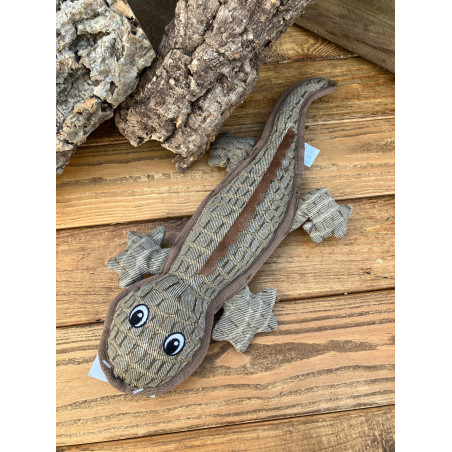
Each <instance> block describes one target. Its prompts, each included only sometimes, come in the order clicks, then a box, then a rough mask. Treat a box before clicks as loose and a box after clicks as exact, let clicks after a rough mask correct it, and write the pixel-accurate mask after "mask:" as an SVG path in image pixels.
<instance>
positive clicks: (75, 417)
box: [56, 291, 394, 445]
mask: <svg viewBox="0 0 452 452" xmlns="http://www.w3.org/2000/svg"><path fill="white" fill-rule="evenodd" d="M275 316H276V318H277V320H278V324H279V327H278V330H276V331H274V332H272V333H265V334H259V335H257V336H256V337H255V339H254V340H253V342H252V344H251V345H250V347H249V349H248V351H247V352H246V353H244V354H240V353H238V352H236V351H235V350H234V348H233V347H232V346H230V344H228V343H226V342H215V343H212V344H211V345H210V347H209V351H208V353H207V356H206V358H205V359H204V361H203V362H202V364H201V366H200V367H199V368H198V369H197V371H196V372H195V373H194V374H193V375H192V376H191V377H189V378H188V379H187V380H186V381H185V382H184V383H182V384H181V385H180V386H178V387H177V388H175V389H174V390H173V391H170V392H169V393H167V394H163V395H161V396H158V397H156V398H155V399H149V398H140V397H134V396H130V395H126V394H122V393H119V392H117V391H116V390H115V389H114V388H113V387H112V386H110V385H109V384H107V383H104V382H101V381H98V380H95V379H92V378H89V377H88V375H87V374H88V371H89V368H90V366H91V363H92V361H93V359H94V357H95V355H96V349H97V345H98V342H99V339H100V335H101V331H102V325H86V326H78V327H68V328H58V329H57V377H56V379H57V443H58V445H66V444H84V443H92V442H99V441H112V440H118V439H125V438H133V437H139V436H147V435H155V434H160V433H170V432H181V431H185V430H193V429H204V428H210V427H215V426H224V425H231V424H240V423H244V422H256V421H263V420H270V419H281V418H286V417H293V416H303V415H307V414H315V413H325V412H330V411H340V410H349V409H354V408H365V407H372V406H380V405H388V404H392V403H394V293H393V291H377V292H370V293H364V294H353V295H347V296H340V297H325V298H318V299H310V300H297V301H287V302H284V303H277V305H276V306H275Z"/></svg>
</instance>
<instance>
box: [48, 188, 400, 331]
mask: <svg viewBox="0 0 452 452" xmlns="http://www.w3.org/2000/svg"><path fill="white" fill-rule="evenodd" d="M350 203H351V205H352V207H353V213H352V215H351V217H350V218H349V220H348V224H347V229H348V230H347V235H346V236H345V237H344V238H343V239H340V240H338V239H335V238H333V237H330V238H328V239H327V240H326V241H325V242H323V243H321V244H315V243H313V242H312V241H311V239H310V238H309V236H308V235H307V234H306V233H305V232H304V230H303V229H299V230H296V231H294V232H292V233H290V234H289V235H288V236H287V238H286V239H285V240H284V241H283V242H282V243H281V244H280V245H279V247H278V248H277V249H276V250H275V252H274V253H273V254H272V255H271V257H270V258H269V259H268V261H267V262H266V263H265V264H264V265H263V267H262V268H261V269H260V270H259V272H258V273H257V274H256V276H255V277H254V279H253V281H252V282H251V284H250V288H251V290H252V291H253V292H258V291H260V290H262V289H264V288H267V287H274V288H275V289H276V290H277V293H278V297H279V299H280V300H288V299H297V298H306V297H317V296H322V295H334V294H340V293H344V292H349V293H350V292H361V291H366V290H381V289H385V288H392V287H394V199H393V198H392V197H383V198H374V199H363V200H353V201H350ZM185 222H186V220H185V219H180V220H167V221H162V222H159V221H157V222H156V221H154V222H140V223H132V224H126V225H115V226H105V227H96V228H81V229H76V230H62V231H58V232H57V325H58V326H62V325H73V324H82V323H90V322H101V321H103V319H104V318H105V315H106V312H107V310H108V307H109V306H110V303H111V301H112V300H113V298H114V297H116V295H117V294H118V293H119V292H120V289H119V288H118V286H117V281H118V276H117V274H116V273H115V272H113V271H111V270H108V269H107V268H106V267H105V263H106V261H107V260H108V259H110V258H111V257H113V256H115V255H116V254H118V253H119V252H120V251H122V250H123V249H124V247H125V240H126V236H127V232H128V231H130V230H137V231H139V232H142V233H148V232H150V231H151V230H152V229H154V228H155V227H157V226H160V225H164V226H165V227H166V228H167V237H166V238H165V240H164V243H163V246H164V247H167V246H171V244H172V243H173V242H174V240H175V239H176V237H177V235H178V234H179V232H180V231H181V229H182V228H183V226H184V224H185Z"/></svg>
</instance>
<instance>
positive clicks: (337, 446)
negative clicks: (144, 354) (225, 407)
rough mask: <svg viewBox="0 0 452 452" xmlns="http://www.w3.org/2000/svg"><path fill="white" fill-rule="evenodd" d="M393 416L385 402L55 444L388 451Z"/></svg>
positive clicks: (160, 450) (173, 450)
mask: <svg viewBox="0 0 452 452" xmlns="http://www.w3.org/2000/svg"><path fill="white" fill-rule="evenodd" d="M394 418H395V416H394V406H385V407H377V408H366V409H361V410H352V411H344V412H342V413H327V414H318V415H314V416H304V417H298V418H290V419H282V420H277V421H266V422H258V423H251V424H243V425H234V426H230V427H217V428H212V429H206V430H196V431H191V432H182V433H172V434H167V435H158V436H150V437H145V438H137V439H132V440H122V441H113V442H104V443H97V444H86V445H80V446H63V447H59V448H57V452H76V451H78V452H82V451H83V452H89V451H90V452H104V451H108V452H115V451H121V452H132V451H133V452H135V451H137V450H139V451H142V452H154V451H155V452H184V451H187V450H196V451H198V452H220V451H225V450H234V451H250V450H259V451H275V450H277V451H279V452H291V451H294V452H295V451H297V452H298V451H300V450H302V451H314V450H315V451H319V450H328V451H331V452H339V451H343V452H362V451H364V450H372V451H377V450H381V451H387V452H389V451H393V450H394V449H395V428H394V423H395V419H394Z"/></svg>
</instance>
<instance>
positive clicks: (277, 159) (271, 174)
mask: <svg viewBox="0 0 452 452" xmlns="http://www.w3.org/2000/svg"><path fill="white" fill-rule="evenodd" d="M295 135H296V134H295V132H294V131H293V130H288V131H287V133H286V135H285V136H284V138H283V140H282V141H281V144H280V145H279V147H278V150H277V151H276V154H275V156H274V157H273V160H272V162H271V164H270V166H269V167H268V169H267V171H266V172H265V174H264V176H263V177H262V179H261V181H260V182H259V185H258V186H257V187H256V190H255V191H254V193H253V194H252V195H251V198H250V199H249V201H248V203H247V204H246V206H245V208H244V209H243V210H242V211H241V212H240V215H239V216H238V217H237V219H236V220H235V222H234V223H233V225H232V226H231V228H230V229H229V231H228V232H227V234H226V235H225V236H224V237H223V240H222V241H221V242H220V243H219V244H218V246H217V247H216V248H215V251H214V252H213V253H212V254H211V256H210V257H209V259H208V260H207V262H206V263H205V264H204V267H203V268H202V269H201V270H200V271H199V274H200V275H208V274H209V273H210V272H212V270H213V269H214V268H215V266H216V265H217V261H218V260H219V259H220V258H221V257H223V256H224V255H225V254H226V251H227V250H228V247H229V245H232V244H233V243H235V242H237V240H238V235H239V232H241V231H243V230H244V229H246V227H247V225H248V220H249V219H250V218H251V217H252V216H253V215H254V214H255V212H256V207H257V205H258V204H259V203H260V202H262V197H263V196H264V193H265V192H266V191H267V190H268V187H269V186H270V182H271V181H272V180H273V179H274V178H275V176H276V171H277V169H278V168H280V167H281V164H282V159H283V158H284V156H285V155H286V151H287V149H289V146H290V145H291V143H292V141H293V140H294V138H295Z"/></svg>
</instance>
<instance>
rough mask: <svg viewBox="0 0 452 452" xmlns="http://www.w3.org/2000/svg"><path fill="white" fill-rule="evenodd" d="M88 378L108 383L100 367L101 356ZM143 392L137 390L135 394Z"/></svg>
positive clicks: (153, 396) (97, 356)
mask: <svg viewBox="0 0 452 452" xmlns="http://www.w3.org/2000/svg"><path fill="white" fill-rule="evenodd" d="M88 376H89V377H93V378H96V379H97V380H101V381H105V382H106V383H108V380H107V377H106V376H105V374H104V373H103V371H102V367H100V363H99V355H96V359H95V360H94V362H93V364H92V366H91V369H90V370H89V373H88ZM142 390H143V389H137V390H136V391H134V392H133V393H134V394H137V393H138V392H141V391H142ZM149 397H151V398H155V395H151V396H149Z"/></svg>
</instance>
